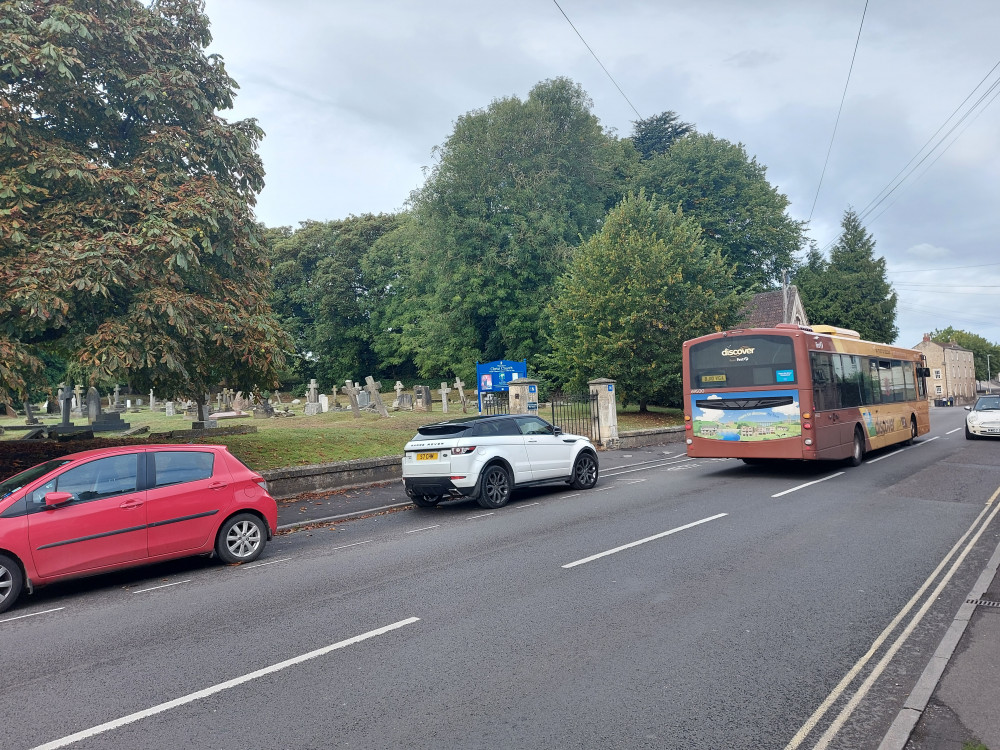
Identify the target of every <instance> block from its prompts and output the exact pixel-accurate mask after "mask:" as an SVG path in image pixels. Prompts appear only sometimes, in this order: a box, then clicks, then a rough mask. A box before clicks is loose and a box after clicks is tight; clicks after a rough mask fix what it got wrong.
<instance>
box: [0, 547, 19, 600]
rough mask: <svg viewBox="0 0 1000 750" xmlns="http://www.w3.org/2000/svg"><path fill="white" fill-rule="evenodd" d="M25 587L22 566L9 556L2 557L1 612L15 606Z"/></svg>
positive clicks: (0, 558)
mask: <svg viewBox="0 0 1000 750" xmlns="http://www.w3.org/2000/svg"><path fill="white" fill-rule="evenodd" d="M23 587H24V576H23V575H22V574H21V566H20V565H18V564H17V562H15V561H14V560H11V559H10V558H9V557H7V555H0V612H6V611H7V610H8V609H10V608H11V607H13V606H14V602H16V601H17V598H18V597H19V596H20V595H21V589H22V588H23Z"/></svg>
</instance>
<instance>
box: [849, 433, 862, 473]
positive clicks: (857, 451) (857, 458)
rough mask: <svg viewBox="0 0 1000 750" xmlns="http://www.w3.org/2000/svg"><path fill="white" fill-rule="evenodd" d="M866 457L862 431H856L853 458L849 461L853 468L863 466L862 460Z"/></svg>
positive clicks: (852, 450) (852, 451)
mask: <svg viewBox="0 0 1000 750" xmlns="http://www.w3.org/2000/svg"><path fill="white" fill-rule="evenodd" d="M864 457H865V438H864V436H863V435H862V434H861V430H855V431H854V446H853V448H852V449H851V457H850V458H849V459H848V461H849V462H850V464H851V466H861V460H862V459H863V458H864Z"/></svg>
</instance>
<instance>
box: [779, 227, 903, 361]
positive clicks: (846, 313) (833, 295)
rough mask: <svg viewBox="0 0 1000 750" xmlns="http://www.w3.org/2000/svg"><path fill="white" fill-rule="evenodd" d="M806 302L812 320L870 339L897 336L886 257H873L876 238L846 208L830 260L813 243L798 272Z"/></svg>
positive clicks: (796, 281) (894, 303) (803, 303)
mask: <svg viewBox="0 0 1000 750" xmlns="http://www.w3.org/2000/svg"><path fill="white" fill-rule="evenodd" d="M795 283H796V285H797V286H798V289H799V294H800V296H801V297H802V306H803V307H804V308H805V311H806V315H807V316H808V317H809V320H810V321H812V322H813V323H822V324H825V325H834V326H840V327H842V328H850V329H853V330H855V331H857V332H858V333H860V334H861V337H862V338H864V339H868V340H869V341H881V342H885V343H888V344H891V343H893V342H894V341H895V340H896V336H897V335H898V334H899V329H898V328H897V327H896V301H897V296H896V292H895V291H893V289H892V285H891V284H890V283H889V281H888V279H887V277H886V270H885V258H883V257H878V258H876V257H875V240H874V239H873V238H872V235H871V234H869V233H868V231H867V230H866V229H865V228H864V226H863V225H862V224H861V220H860V219H859V218H858V215H857V214H856V213H855V212H854V211H853V210H852V209H848V210H847V211H845V212H844V218H843V219H842V220H841V234H840V238H839V239H838V240H837V243H836V244H835V245H834V246H833V248H832V249H831V251H830V259H829V261H827V260H826V259H825V258H824V257H823V255H822V253H820V251H819V250H818V249H817V248H816V247H815V246H813V247H811V248H810V251H809V254H808V255H807V257H806V263H805V264H804V265H803V266H802V267H800V268H799V269H798V270H797V271H796V274H795Z"/></svg>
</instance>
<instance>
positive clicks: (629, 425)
mask: <svg viewBox="0 0 1000 750" xmlns="http://www.w3.org/2000/svg"><path fill="white" fill-rule="evenodd" d="M434 407H435V410H434V411H432V412H417V411H414V412H409V411H397V412H394V411H390V412H389V415H390V416H389V417H388V418H384V417H380V416H378V415H377V414H370V413H365V412H363V413H362V414H361V418H360V419H354V418H353V416H352V413H351V412H350V411H329V412H327V413H326V414H317V415H315V416H311V417H307V416H304V415H303V414H302V413H301V411H300V412H298V413H297V414H296V416H294V417H288V418H275V419H252V418H241V419H227V420H219V426H220V427H228V426H231V425H252V426H254V427H256V428H257V430H258V431H257V432H256V433H255V434H249V435H219V436H218V437H216V438H199V439H198V440H196V441H195V442H199V443H222V444H225V445H228V446H229V449H230V450H231V451H232V452H233V454H234V455H235V456H237V457H238V458H239V459H240V460H241V461H243V462H244V463H245V464H247V466H250V467H251V468H253V469H256V470H257V471H265V470H267V469H276V468H281V467H284V466H301V465H304V464H320V463H328V462H331V461H346V460H349V459H352V458H374V457H378V456H391V455H397V454H401V453H402V452H403V446H404V445H405V444H406V442H407V441H408V440H409V439H410V438H412V437H413V436H414V435H415V434H416V432H417V428H418V427H419V426H420V425H422V424H426V423H427V422H438V421H441V420H442V419H443V418H445V415H444V414H443V413H442V412H441V405H440V404H434ZM298 408H301V407H298ZM539 414H540V415H541V416H542V418H545V417H546V416H547V414H546V409H545V407H544V405H543V406H542V409H541V410H540V411H539ZM473 415H475V411H473V410H471V409H470V413H469V414H468V415H464V414H462V410H461V408H458V409H457V410H456V409H455V408H454V407H452V408H451V409H450V410H449V412H448V414H447V417H450V418H457V417H463V416H473ZM122 418H123V419H124V420H125V421H126V422H128V423H129V424H130V425H132V427H142V426H148V427H149V429H150V432H153V433H156V432H169V431H170V430H186V429H190V427H191V419H190V418H189V417H184V416H174V417H168V416H166V415H165V414H164V413H163V412H150V411H148V410H145V409H144V410H142V411H140V412H137V413H124V414H122ZM683 419H684V417H683V414H682V413H681V412H680V411H679V410H678V409H661V408H658V407H650V411H649V412H647V413H645V414H639V413H638V411H637V409H636V407H634V406H633V407H630V408H629V409H627V410H620V411H619V416H618V429H619V431H622V430H636V429H643V428H650V427H663V426H668V425H676V424H682V423H683ZM74 421H75V422H76V423H78V424H82V420H79V419H77V420H74ZM58 422H59V420H58V419H57V418H56V417H55V415H50V416H49V417H48V418H46V419H45V423H46V424H57V423H58ZM13 425H24V417H13V418H10V417H0V427H8V426H13ZM21 435H23V433H22V432H15V431H11V430H6V431H5V433H4V435H3V436H2V438H0V440H12V439H17V438H18V437H20V436H21ZM99 436H100V437H109V438H112V437H120V433H99ZM144 439H145V438H144V437H141V436H140V437H138V438H137V440H144ZM179 441H183V442H190V439H189V438H179V439H178V440H177V441H175V442H179ZM79 446H80V448H79V449H80V450H86V448H85V444H84V443H80V444H79ZM74 447H75V446H74Z"/></svg>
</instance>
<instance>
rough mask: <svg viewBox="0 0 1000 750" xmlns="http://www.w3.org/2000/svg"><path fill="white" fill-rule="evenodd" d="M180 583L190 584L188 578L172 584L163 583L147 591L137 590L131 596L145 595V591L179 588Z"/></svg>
mask: <svg viewBox="0 0 1000 750" xmlns="http://www.w3.org/2000/svg"><path fill="white" fill-rule="evenodd" d="M182 583H191V579H190V578H185V579H184V580H183V581H174V582H173V583H164V584H162V585H161V586H150V587H149V588H148V589H138V590H137V591H133V592H132V593H133V594H145V593H146V592H147V591H156V590H158V589H167V588H170V587H171V586H180V585H181V584H182Z"/></svg>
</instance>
